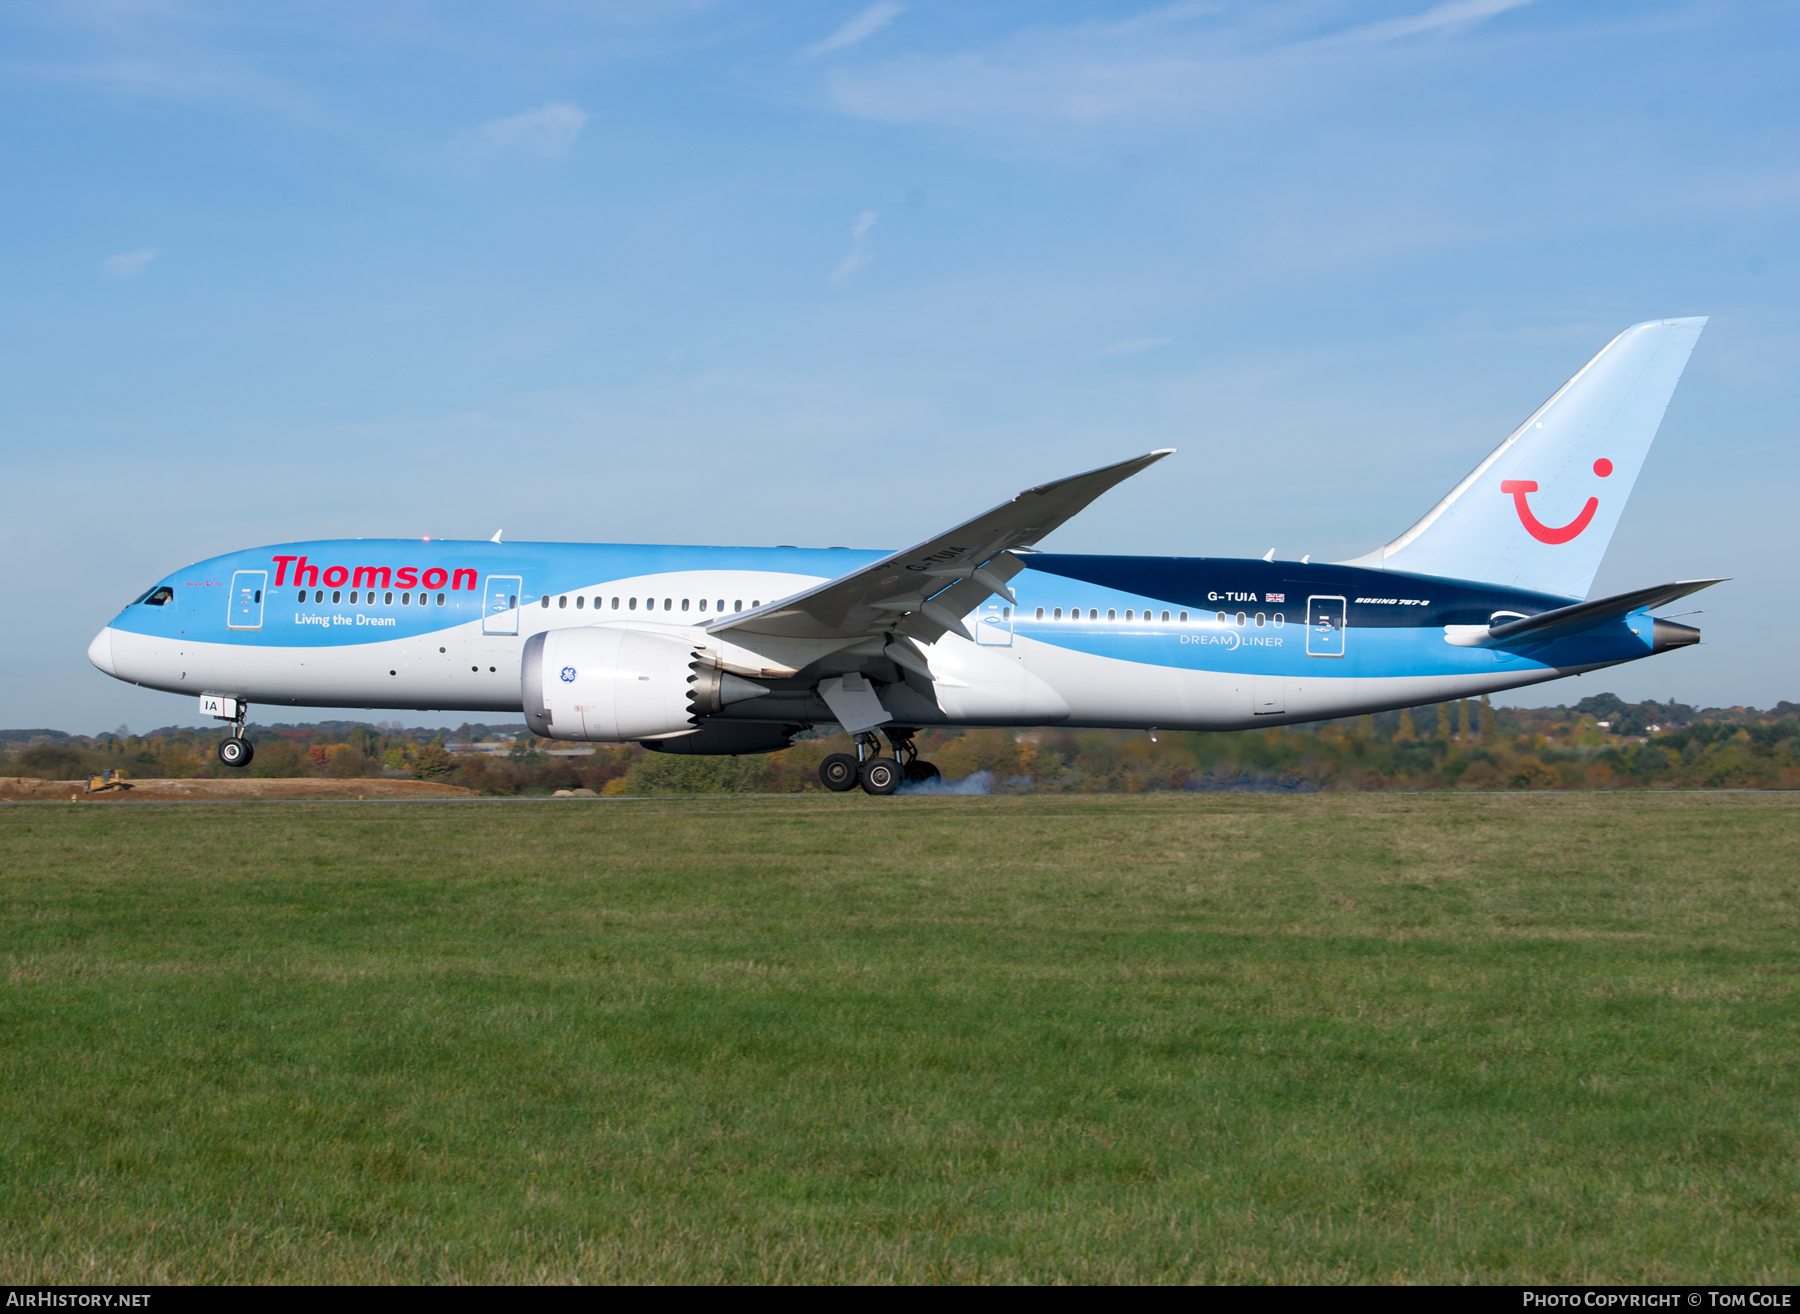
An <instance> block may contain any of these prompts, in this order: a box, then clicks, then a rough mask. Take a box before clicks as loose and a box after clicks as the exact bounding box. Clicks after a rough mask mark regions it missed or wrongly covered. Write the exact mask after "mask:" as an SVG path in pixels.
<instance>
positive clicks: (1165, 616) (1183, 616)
mask: <svg viewBox="0 0 1800 1314" xmlns="http://www.w3.org/2000/svg"><path fill="white" fill-rule="evenodd" d="M1181 619H1182V620H1186V619H1187V613H1186V612H1185V611H1184V612H1182V613H1181ZM1168 623H1169V613H1168V612H1166V611H1165V612H1164V613H1163V624H1164V625H1167V624H1168Z"/></svg>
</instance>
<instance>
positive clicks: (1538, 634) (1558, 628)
mask: <svg viewBox="0 0 1800 1314" xmlns="http://www.w3.org/2000/svg"><path fill="white" fill-rule="evenodd" d="M1724 582H1725V581H1724V580H1723V579H1680V580H1676V581H1675V582H1674V583H1673V584H1658V585H1655V586H1654V587H1652V588H1647V589H1634V590H1632V591H1631V592H1630V593H1615V594H1614V595H1613V596H1612V597H1610V598H1595V599H1594V600H1593V601H1592V602H1578V603H1576V604H1575V605H1574V606H1572V607H1558V608H1557V609H1556V610H1555V611H1546V612H1540V613H1539V614H1538V615H1536V616H1527V617H1526V618H1525V619H1524V620H1516V621H1508V622H1507V623H1506V624H1504V625H1495V626H1492V627H1490V628H1489V630H1488V632H1487V637H1488V638H1489V639H1490V640H1492V641H1494V642H1496V643H1504V642H1506V641H1507V640H1518V639H1525V638H1530V639H1532V640H1534V641H1536V640H1542V639H1552V638H1556V637H1559V636H1561V635H1564V634H1573V633H1575V632H1577V631H1579V630H1586V629H1591V628H1592V627H1593V626H1595V625H1597V624H1599V623H1600V622H1601V621H1604V620H1608V619H1610V618H1612V617H1614V616H1628V615H1630V614H1631V613H1632V612H1634V611H1642V610H1644V609H1645V608H1646V607H1662V606H1666V605H1667V604H1669V603H1671V602H1673V601H1675V599H1677V598H1685V597H1687V595H1688V594H1690V593H1698V592H1699V591H1700V590H1701V589H1704V588H1711V587H1712V586H1713V585H1714V584H1723V583H1724Z"/></svg>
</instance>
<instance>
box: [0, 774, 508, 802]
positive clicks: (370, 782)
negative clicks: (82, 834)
mask: <svg viewBox="0 0 1800 1314" xmlns="http://www.w3.org/2000/svg"><path fill="white" fill-rule="evenodd" d="M125 783H126V784H127V785H129V786H130V788H128V789H108V790H105V791H103V792H101V793H97V794H88V793H84V792H83V791H84V790H85V789H86V788H87V782H86V781H85V780H31V779H27V778H21V777H17V776H0V800H4V801H6V802H9V803H48V802H65V801H67V800H68V798H69V796H70V795H74V796H75V798H76V799H77V800H78V801H79V802H82V803H111V802H125V801H133V800H135V801H138V802H169V801H173V800H183V799H185V800H190V801H193V800H202V799H217V800H225V799H306V798H321V799H324V798H476V797H479V796H478V795H477V794H476V793H475V791H474V790H472V789H464V788H463V787H462V786H460V785H439V784H433V783H431V782H429V781H424V780H384V779H380V778H378V777H377V778H363V779H350V780H313V779H307V778H300V779H294V780H279V779H265V778H262V777H258V776H244V777H239V778H237V779H234V780H129V781H126V782H125Z"/></svg>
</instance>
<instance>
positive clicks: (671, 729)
mask: <svg viewBox="0 0 1800 1314" xmlns="http://www.w3.org/2000/svg"><path fill="white" fill-rule="evenodd" d="M704 640H705V635H704V633H703V632H700V631H697V630H694V629H693V628H691V627H689V626H685V625H668V626H650V625H645V624H644V623H642V622H636V623H633V622H624V623H619V624H601V625H587V626H582V627H579V628H574V629H563V630H545V631H543V632H542V633H539V634H534V635H532V636H531V637H530V638H529V639H527V640H526V641H525V652H524V658H523V661H522V662H521V665H520V672H519V676H520V684H521V693H522V696H523V702H524V705H525V721H526V724H528V725H529V726H530V727H531V731H532V733H533V734H536V735H542V736H543V737H544V738H546V739H570V740H578V741H583V742H590V743H592V742H599V743H613V744H616V743H628V742H631V741H633V740H639V739H664V738H668V737H670V736H673V735H691V734H693V733H695V731H697V730H698V729H699V728H700V724H701V718H702V717H706V716H712V715H715V714H716V713H718V712H719V711H721V710H723V709H724V708H725V707H726V706H727V705H729V704H731V703H737V702H742V701H744V700H745V699H747V698H758V697H761V696H762V695H763V694H766V693H768V692H769V691H768V689H766V688H765V687H764V686H762V685H760V684H755V683H753V682H752V681H749V680H746V679H743V678H741V677H739V676H736V675H732V674H730V673H729V672H727V671H722V670H720V669H719V668H718V666H717V665H716V664H715V663H714V662H713V661H712V659H711V658H710V657H708V656H707V654H706V652H705V650H704V646H703V645H704Z"/></svg>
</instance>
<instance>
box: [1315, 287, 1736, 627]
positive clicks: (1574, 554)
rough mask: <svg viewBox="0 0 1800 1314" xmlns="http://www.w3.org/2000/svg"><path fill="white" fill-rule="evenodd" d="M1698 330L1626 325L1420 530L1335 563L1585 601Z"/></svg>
mask: <svg viewBox="0 0 1800 1314" xmlns="http://www.w3.org/2000/svg"><path fill="white" fill-rule="evenodd" d="M1705 326H1706V320H1705V318H1704V317H1699V318H1694V319H1658V320H1652V321H1650V322H1649V323H1647V324H1634V325H1632V326H1631V327H1630V328H1628V329H1626V330H1625V331H1624V332H1623V333H1621V334H1619V336H1618V337H1616V338H1614V339H1613V340H1612V341H1611V342H1609V343H1607V344H1606V346H1605V347H1604V348H1602V349H1601V351H1600V354H1599V355H1597V356H1595V357H1594V358H1593V359H1592V360H1590V361H1589V362H1588V363H1587V364H1586V365H1583V366H1582V367H1581V370H1580V372H1579V373H1577V374H1576V375H1575V377H1574V378H1572V379H1570V380H1569V381H1568V382H1567V383H1565V384H1563V386H1562V387H1561V388H1559V389H1557V391H1556V394H1555V395H1554V396H1553V397H1551V398H1550V400H1549V401H1547V402H1545V403H1544V404H1543V405H1542V406H1540V407H1538V409H1537V410H1536V411H1534V412H1533V413H1532V414H1531V416H1530V418H1528V419H1527V420H1526V421H1525V423H1524V424H1522V425H1520V426H1519V427H1518V428H1517V429H1515V430H1514V431H1513V432H1512V434H1511V436H1509V437H1508V438H1507V440H1506V441H1505V442H1503V443H1501V444H1500V446H1498V447H1496V448H1495V449H1494V450H1493V452H1492V453H1491V454H1490V455H1489V456H1488V458H1487V460H1485V461H1483V462H1482V463H1481V464H1480V465H1478V466H1476V467H1475V469H1474V470H1473V471H1472V472H1471V473H1470V474H1469V476H1468V477H1467V478H1466V479H1464V480H1463V481H1462V482H1461V483H1460V484H1458V485H1457V486H1456V487H1455V488H1452V489H1451V490H1450V492H1449V494H1448V495H1447V496H1446V497H1445V498H1444V500H1443V501H1441V502H1439V503H1438V504H1437V505H1436V506H1434V507H1432V508H1431V510H1430V511H1428V512H1426V514H1425V518H1424V519H1423V520H1421V521H1419V523H1418V524H1416V525H1414V526H1413V527H1412V528H1411V529H1409V530H1407V531H1406V532H1405V533H1404V534H1402V535H1401V536H1400V537H1399V538H1397V539H1395V540H1394V541H1393V542H1392V543H1389V544H1388V545H1387V546H1386V547H1383V548H1378V549H1377V550H1375V551H1374V552H1371V553H1369V554H1368V555H1367V556H1362V557H1358V558H1356V559H1355V560H1354V561H1346V562H1344V563H1343V564H1344V565H1347V566H1364V567H1367V568H1370V569H1374V570H1404V571H1409V572H1411V573H1414V574H1420V575H1447V576H1450V577H1452V578H1455V579H1472V580H1481V581H1483V582H1486V583H1492V584H1506V585H1510V586H1514V587H1518V588H1530V589H1539V590H1542V591H1543V592H1546V593H1560V594H1562V595H1563V596H1564V597H1571V598H1580V597H1585V596H1587V591H1588V588H1589V587H1590V586H1591V585H1592V584H1593V582H1594V573H1595V572H1596V571H1597V570H1599V569H1600V559H1601V558H1602V557H1603V556H1605V555H1606V545H1607V544H1608V543H1609V542H1611V541H1612V536H1613V530H1614V529H1616V528H1617V527H1618V524H1619V514H1620V513H1621V512H1622V511H1624V509H1625V500H1626V499H1627V498H1628V497H1630V496H1631V487H1632V485H1633V484H1635V483H1636V482H1637V477H1638V471H1639V470H1640V469H1641V468H1642V467H1643V464H1644V457H1645V456H1646V455H1647V454H1648V453H1649V451H1650V442H1651V440H1652V439H1653V438H1655V437H1656V430H1657V427H1658V426H1659V425H1661V424H1662V417H1663V412H1664V411H1665V410H1666V409H1668V405H1669V398H1670V397H1671V396H1672V395H1673V394H1674V392H1675V385H1676V384H1677V383H1679V382H1680V381H1681V371H1682V368H1683V367H1684V366H1685V365H1686V364H1687V359H1688V354H1689V353H1690V352H1692V351H1693V349H1694V343H1695V342H1696V341H1698V340H1699V337H1700V330H1701V329H1702V328H1704V327H1705Z"/></svg>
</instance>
